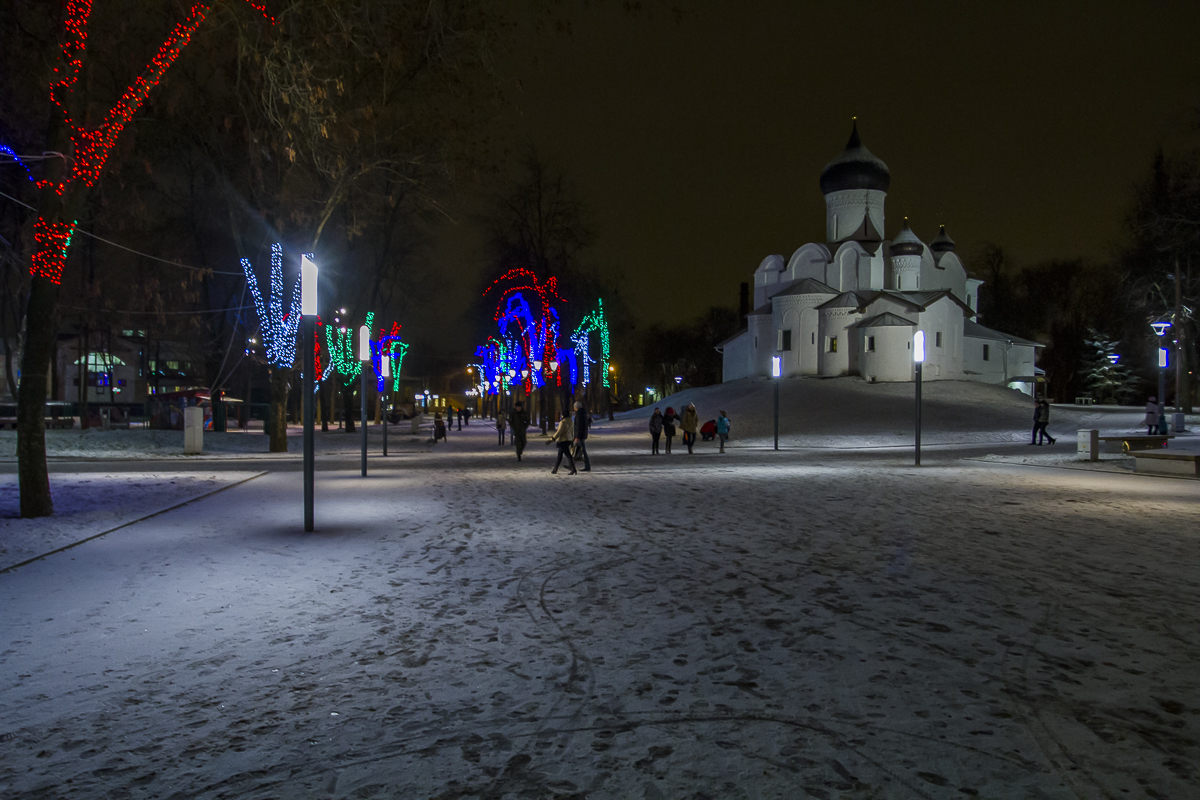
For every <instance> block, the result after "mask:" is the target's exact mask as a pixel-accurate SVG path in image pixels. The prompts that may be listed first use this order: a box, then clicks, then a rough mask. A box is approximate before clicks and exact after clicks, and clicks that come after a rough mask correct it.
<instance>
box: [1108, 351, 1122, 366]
mask: <svg viewBox="0 0 1200 800" xmlns="http://www.w3.org/2000/svg"><path fill="white" fill-rule="evenodd" d="M1105 357H1106V358H1107V359H1108V362H1109V363H1110V364H1115V363H1117V362H1118V361H1120V360H1121V357H1120V356H1119V355H1117V354H1116V353H1109V354H1108V355H1107V356H1105Z"/></svg>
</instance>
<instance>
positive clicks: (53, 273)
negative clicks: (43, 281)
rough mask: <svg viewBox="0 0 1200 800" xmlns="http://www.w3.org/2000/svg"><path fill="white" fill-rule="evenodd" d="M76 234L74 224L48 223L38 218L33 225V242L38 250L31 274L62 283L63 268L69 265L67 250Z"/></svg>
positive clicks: (30, 269)
mask: <svg viewBox="0 0 1200 800" xmlns="http://www.w3.org/2000/svg"><path fill="white" fill-rule="evenodd" d="M74 232H75V223H74V222H47V221H46V220H45V219H43V218H41V217H38V220H37V222H35V223H34V224H33V241H34V242H35V243H36V244H37V249H36V250H35V251H34V253H33V259H32V261H31V263H30V266H29V274H30V275H36V276H38V277H41V278H49V279H50V280H51V281H53V282H54V283H60V282H61V281H62V272H63V267H64V266H65V265H66V263H67V248H68V247H70V246H71V234H72V233H74Z"/></svg>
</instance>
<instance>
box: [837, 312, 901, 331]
mask: <svg viewBox="0 0 1200 800" xmlns="http://www.w3.org/2000/svg"><path fill="white" fill-rule="evenodd" d="M916 324H917V323H915V322H913V321H912V320H911V319H905V318H904V317H902V316H900V315H899V314H893V313H892V312H890V311H885V312H883V313H882V314H876V315H875V316H873V317H867V318H866V319H863V320H859V321H858V322H856V323H854V324H853V325H848V326H846V327H848V328H904V327H913V326H915V325H916Z"/></svg>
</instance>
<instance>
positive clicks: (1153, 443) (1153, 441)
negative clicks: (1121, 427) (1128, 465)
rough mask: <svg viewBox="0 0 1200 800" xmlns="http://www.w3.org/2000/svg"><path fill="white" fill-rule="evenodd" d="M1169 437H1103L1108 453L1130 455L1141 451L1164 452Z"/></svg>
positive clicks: (1102, 440) (1101, 439) (1105, 450)
mask: <svg viewBox="0 0 1200 800" xmlns="http://www.w3.org/2000/svg"><path fill="white" fill-rule="evenodd" d="M1168 438H1170V437H1168V436H1141V435H1134V436H1101V437H1100V441H1101V442H1103V443H1104V452H1106V453H1124V454H1126V455H1129V454H1130V453H1134V452H1137V451H1139V450H1162V449H1163V448H1165V447H1166V446H1167V439H1168Z"/></svg>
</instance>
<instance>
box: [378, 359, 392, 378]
mask: <svg viewBox="0 0 1200 800" xmlns="http://www.w3.org/2000/svg"><path fill="white" fill-rule="evenodd" d="M379 371H380V372H381V373H383V377H385V378H390V377H392V357H391V356H389V355H388V354H387V353H384V354H383V358H381V359H379Z"/></svg>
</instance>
